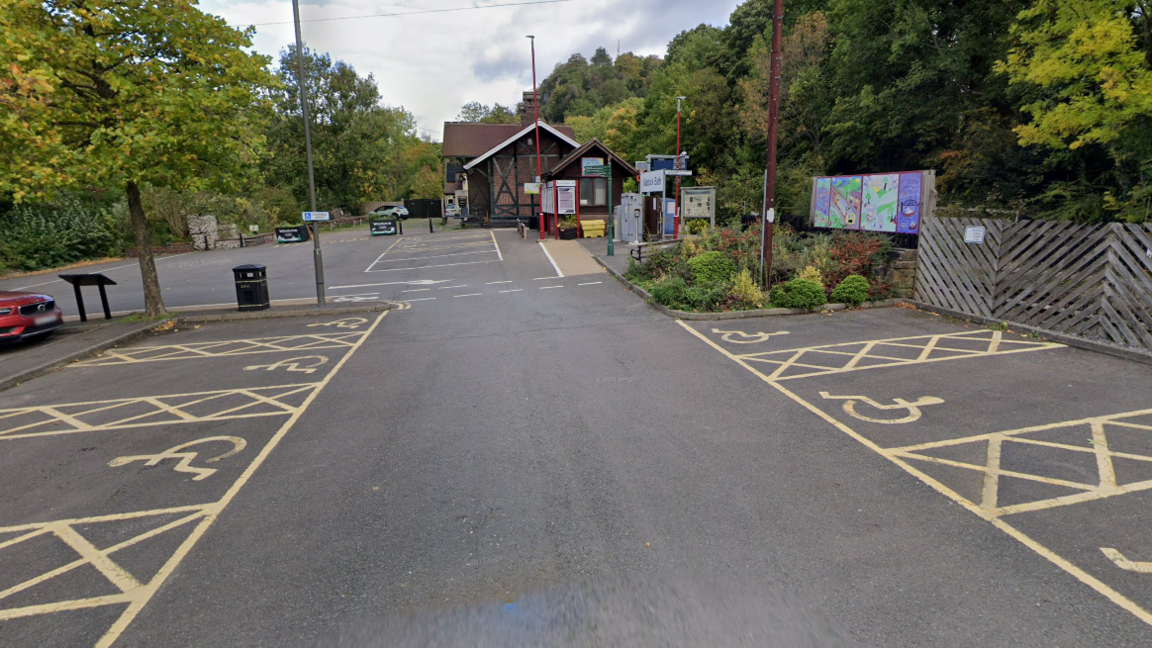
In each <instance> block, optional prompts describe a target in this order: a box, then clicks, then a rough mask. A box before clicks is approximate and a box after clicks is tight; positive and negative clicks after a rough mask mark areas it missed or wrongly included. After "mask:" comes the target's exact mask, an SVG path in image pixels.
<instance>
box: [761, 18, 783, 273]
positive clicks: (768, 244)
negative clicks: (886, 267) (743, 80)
mask: <svg viewBox="0 0 1152 648" xmlns="http://www.w3.org/2000/svg"><path fill="white" fill-rule="evenodd" d="M783 31H784V0H775V6H774V8H773V10H772V65H771V71H770V74H771V78H770V79H769V82H768V163H767V165H766V167H765V169H764V203H763V209H762V210H761V212H760V214H761V218H762V219H763V221H762V223H761V230H760V269H761V274H762V276H761V279H762V282H763V285H764V287H765V288H767V287H768V281H769V279H770V278H771V276H772V234H773V227H774V224H775V220H776V138H777V134H778V120H779V117H780V59H781V57H782V55H781V46H780V39H781V38H782V37H783V36H782V33H783Z"/></svg>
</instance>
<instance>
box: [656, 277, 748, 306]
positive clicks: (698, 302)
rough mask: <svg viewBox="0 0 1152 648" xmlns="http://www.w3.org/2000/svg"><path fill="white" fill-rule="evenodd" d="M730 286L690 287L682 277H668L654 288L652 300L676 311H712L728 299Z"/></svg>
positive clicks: (724, 284)
mask: <svg viewBox="0 0 1152 648" xmlns="http://www.w3.org/2000/svg"><path fill="white" fill-rule="evenodd" d="M728 288H729V286H728V284H726V283H722V284H711V285H708V286H689V285H688V282H686V281H684V279H683V278H682V277H676V276H667V277H665V278H664V279H662V280H661V281H659V282H657V283H656V285H655V286H653V287H652V291H651V292H652V299H653V301H655V302H656V303H658V304H663V305H664V306H667V307H668V308H671V309H674V310H684V311H694V310H712V309H714V308H716V307H717V306H719V305H720V304H722V303H723V302H724V301H725V300H726V299H727V297H728Z"/></svg>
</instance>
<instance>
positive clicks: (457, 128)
mask: <svg viewBox="0 0 1152 648" xmlns="http://www.w3.org/2000/svg"><path fill="white" fill-rule="evenodd" d="M553 128H555V129H556V130H558V131H560V132H561V133H564V135H565V136H567V137H571V138H573V139H575V137H576V133H574V132H573V131H572V127H571V126H553ZM523 129H524V127H523V126H522V125H520V124H474V123H470V122H444V156H445V157H462V158H474V157H477V156H479V155H483V154H485V153H487V152H488V151H489V150H491V149H492V147H494V146H496V145H497V144H499V143H501V142H503V141H505V140H507V139H508V138H510V137H512V136H513V135H515V134H516V133H519V132H520V131H521V130H523Z"/></svg>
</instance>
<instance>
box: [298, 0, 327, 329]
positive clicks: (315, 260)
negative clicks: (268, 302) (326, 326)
mask: <svg viewBox="0 0 1152 648" xmlns="http://www.w3.org/2000/svg"><path fill="white" fill-rule="evenodd" d="M292 22H293V23H294V24H295V26H296V81H297V83H298V84H299V86H300V110H301V112H302V113H303V115H304V150H305V152H306V156H307V158H308V203H309V206H310V208H311V211H316V173H315V171H313V169H312V126H311V123H310V120H309V119H308V81H307V78H306V77H305V76H304V43H303V39H301V38H300V2H299V0H292ZM312 264H313V266H314V267H315V268H316V305H317V306H323V305H324V253H323V252H321V251H320V226H319V225H317V224H316V222H315V221H313V222H312Z"/></svg>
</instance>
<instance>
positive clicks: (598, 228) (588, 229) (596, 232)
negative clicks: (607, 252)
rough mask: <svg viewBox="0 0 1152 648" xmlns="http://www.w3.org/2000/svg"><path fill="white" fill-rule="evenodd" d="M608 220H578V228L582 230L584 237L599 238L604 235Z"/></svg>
mask: <svg viewBox="0 0 1152 648" xmlns="http://www.w3.org/2000/svg"><path fill="white" fill-rule="evenodd" d="M607 228H608V222H607V221H603V220H586V221H580V229H582V230H583V231H584V238H599V237H601V236H604V231H605V230H606V229H607Z"/></svg>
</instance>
